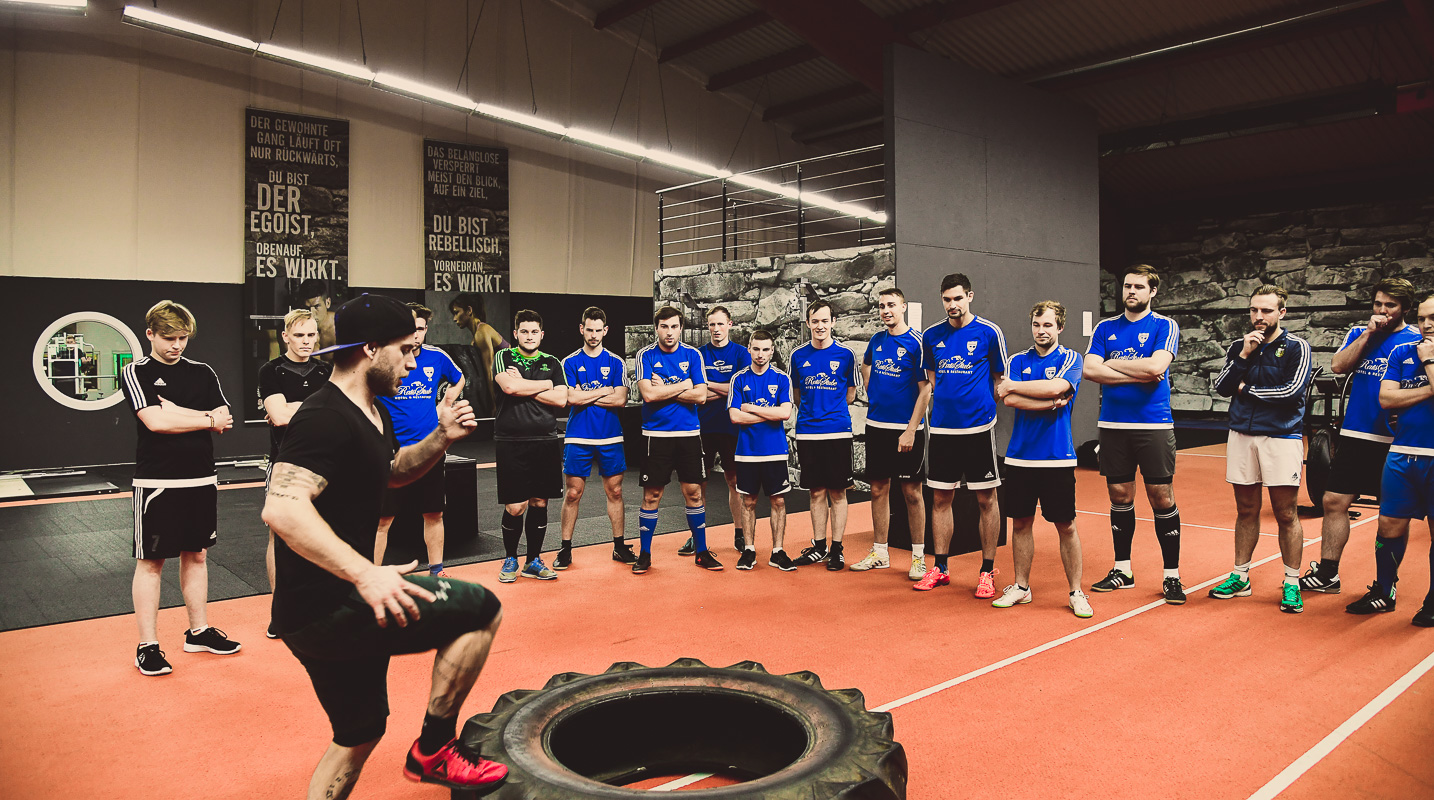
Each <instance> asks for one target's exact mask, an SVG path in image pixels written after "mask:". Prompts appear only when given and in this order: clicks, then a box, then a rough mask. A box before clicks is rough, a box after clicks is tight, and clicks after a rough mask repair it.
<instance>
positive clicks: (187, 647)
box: [184, 627, 240, 656]
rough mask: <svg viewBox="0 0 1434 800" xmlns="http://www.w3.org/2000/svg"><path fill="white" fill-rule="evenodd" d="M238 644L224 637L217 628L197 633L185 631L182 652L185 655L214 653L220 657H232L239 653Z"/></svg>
mask: <svg viewBox="0 0 1434 800" xmlns="http://www.w3.org/2000/svg"><path fill="white" fill-rule="evenodd" d="M239 650H240V645H239V643H238V642H236V641H234V640H233V639H230V638H229V637H228V636H225V635H224V631H221V630H219V629H218V628H214V627H210V628H205V629H204V630H202V631H200V632H199V633H195V632H193V631H185V633H184V652H186V653H214V654H216V655H221V656H232V655H234V654H235V653H237V652H239Z"/></svg>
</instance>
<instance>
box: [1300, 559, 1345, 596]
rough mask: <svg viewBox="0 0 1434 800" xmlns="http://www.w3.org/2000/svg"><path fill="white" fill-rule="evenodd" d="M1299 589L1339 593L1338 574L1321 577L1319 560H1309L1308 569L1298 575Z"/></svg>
mask: <svg viewBox="0 0 1434 800" xmlns="http://www.w3.org/2000/svg"><path fill="white" fill-rule="evenodd" d="M1300 591H1304V592H1324V593H1325V594H1339V575H1337V574H1336V575H1335V576H1334V577H1333V578H1326V577H1323V576H1322V575H1320V574H1319V562H1318V561H1311V562H1310V568H1309V571H1308V572H1306V573H1305V574H1304V575H1302V576H1300Z"/></svg>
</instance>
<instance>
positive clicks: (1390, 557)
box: [1374, 536, 1409, 597]
mask: <svg viewBox="0 0 1434 800" xmlns="http://www.w3.org/2000/svg"><path fill="white" fill-rule="evenodd" d="M1408 545H1409V537H1408V536H1401V537H1399V538H1398V539H1375V540H1374V569H1375V573H1374V574H1375V576H1376V579H1377V580H1378V581H1379V588H1381V589H1383V590H1384V591H1385V592H1386V593H1387V594H1388V595H1389V596H1390V597H1393V596H1394V584H1395V583H1397V582H1398V581H1399V562H1401V561H1403V560H1404V548H1405V547H1407V546H1408Z"/></svg>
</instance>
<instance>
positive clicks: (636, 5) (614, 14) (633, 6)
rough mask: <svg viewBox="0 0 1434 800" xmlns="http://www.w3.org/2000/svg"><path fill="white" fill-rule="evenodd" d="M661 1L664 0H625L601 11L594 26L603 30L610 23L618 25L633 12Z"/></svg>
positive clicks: (644, 9) (594, 21)
mask: <svg viewBox="0 0 1434 800" xmlns="http://www.w3.org/2000/svg"><path fill="white" fill-rule="evenodd" d="M660 2H662V0H623V1H622V2H621V3H618V4H617V5H615V6H613V7H612V8H608V9H604V10H602V11H599V12H598V15H597V19H595V20H593V27H594V28H596V29H598V30H602V29H603V28H606V27H608V26H610V25H616V24H617V23H619V22H622V21H623V20H625V19H627V18H628V17H630V16H632V15H633V14H636V13H638V12H640V11H646V10H647V9H649V8H651V7H652V6H655V5H657V4H658V3H660Z"/></svg>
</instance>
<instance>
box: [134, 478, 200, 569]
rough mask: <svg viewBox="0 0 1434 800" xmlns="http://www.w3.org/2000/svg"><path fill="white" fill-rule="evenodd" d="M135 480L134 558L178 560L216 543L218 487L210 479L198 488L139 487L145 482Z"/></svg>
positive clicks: (141, 479)
mask: <svg viewBox="0 0 1434 800" xmlns="http://www.w3.org/2000/svg"><path fill="white" fill-rule="evenodd" d="M135 480H136V485H135V487H134V557H135V558H138V559H145V560H152V559H160V558H178V557H179V554H180V553H198V552H200V551H202V550H204V549H205V548H208V547H213V546H214V543H215V542H217V541H218V540H219V511H218V501H219V485H218V483H216V482H214V479H213V478H209V479H208V480H209V481H210V483H207V484H204V485H201V486H141V485H139V484H142V483H145V482H146V481H145V480H144V479H143V478H136V479H135ZM198 480H204V479H198Z"/></svg>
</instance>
